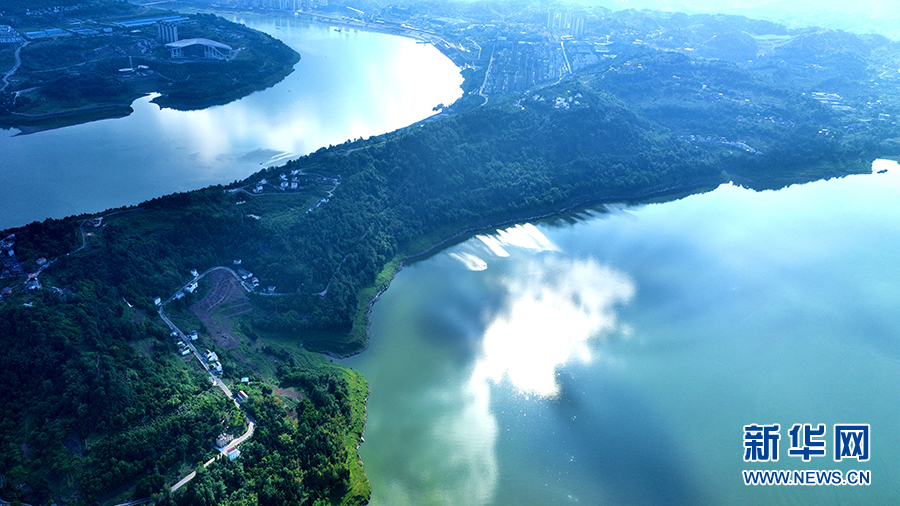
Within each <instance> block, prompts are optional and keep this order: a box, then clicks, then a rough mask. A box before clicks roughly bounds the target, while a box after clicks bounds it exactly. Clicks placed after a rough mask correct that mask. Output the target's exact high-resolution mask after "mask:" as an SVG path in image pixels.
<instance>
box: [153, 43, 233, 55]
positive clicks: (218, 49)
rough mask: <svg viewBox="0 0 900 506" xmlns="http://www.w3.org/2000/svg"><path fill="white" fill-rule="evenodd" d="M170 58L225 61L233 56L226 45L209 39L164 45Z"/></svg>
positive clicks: (231, 50)
mask: <svg viewBox="0 0 900 506" xmlns="http://www.w3.org/2000/svg"><path fill="white" fill-rule="evenodd" d="M166 48H168V50H169V55H170V56H171V57H172V58H204V59H209V60H227V59H229V58H231V57H232V55H233V54H234V49H232V48H231V46H229V45H228V44H222V43H221V42H216V41H214V40H209V39H185V40H179V41H175V42H169V43H168V44H166Z"/></svg>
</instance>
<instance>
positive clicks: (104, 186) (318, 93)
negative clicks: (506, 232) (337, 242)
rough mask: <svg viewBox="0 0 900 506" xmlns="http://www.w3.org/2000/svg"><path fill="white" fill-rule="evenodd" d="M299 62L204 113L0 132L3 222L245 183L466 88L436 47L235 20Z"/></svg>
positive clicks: (143, 109) (154, 112) (397, 124)
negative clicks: (284, 47) (269, 82)
mask: <svg viewBox="0 0 900 506" xmlns="http://www.w3.org/2000/svg"><path fill="white" fill-rule="evenodd" d="M230 16H231V19H232V20H234V21H238V22H242V23H245V24H247V25H248V26H250V27H252V28H256V29H258V30H261V31H264V32H266V33H269V34H271V35H273V36H275V37H277V38H279V39H281V40H282V41H284V42H285V43H286V44H288V45H289V46H291V47H292V48H294V49H295V50H296V51H297V52H299V53H300V54H301V57H302V59H301V60H300V62H299V63H297V65H296V66H295V70H294V72H293V73H292V74H291V75H290V76H288V77H287V78H286V79H285V80H284V81H282V82H280V83H278V84H276V85H275V86H274V87H272V88H269V89H267V90H264V91H261V92H257V93H254V94H252V95H249V96H247V97H245V98H243V99H241V100H239V101H236V102H232V103H231V104H228V105H225V106H220V107H212V108H209V109H205V110H202V111H191V112H179V111H174V110H171V109H165V110H160V109H159V108H158V107H157V106H156V105H154V104H151V103H150V97H145V98H142V99H139V100H137V101H136V102H135V103H134V104H133V107H134V113H133V114H131V115H130V116H128V117H126V118H119V119H110V120H104V121H97V122H93V123H87V124H83V125H77V126H73V127H68V128H63V129H58V130H52V131H46V132H40V133H36V134H32V135H20V136H16V135H15V133H16V131H2V130H0V154H2V155H0V228H5V227H11V226H18V225H23V224H25V223H27V222H30V221H34V220H43V219H44V218H48V217H54V218H62V217H64V216H68V215H72V214H79V213H84V212H98V211H102V210H104V209H107V208H111V207H118V206H123V205H130V204H137V203H139V202H142V201H144V200H147V199H150V198H153V197H157V196H160V195H164V194H168V193H172V192H176V191H188V190H193V189H197V188H201V187H204V186H207V185H211V184H221V183H230V182H231V181H234V180H238V179H243V178H245V177H247V176H248V175H250V174H251V173H253V172H255V171H257V170H259V169H260V168H262V167H263V166H266V165H270V164H281V163H283V162H284V161H285V159H287V158H292V157H297V156H299V155H302V154H306V153H309V152H311V151H315V150H316V149H318V148H320V147H323V146H328V145H329V144H340V143H342V142H345V141H347V140H348V139H356V138H358V137H368V136H371V135H376V134H381V133H385V132H389V131H392V130H395V129H397V128H401V127H404V126H407V125H409V124H411V123H414V122H416V121H418V120H421V119H424V118H426V117H428V116H430V115H431V114H433V112H432V108H433V107H434V106H436V105H437V104H438V103H444V104H450V103H452V102H453V101H455V100H456V99H457V98H458V97H459V96H460V95H461V94H462V91H461V89H460V87H459V85H460V84H461V83H462V77H461V76H460V74H459V69H457V68H456V66H455V65H453V63H452V62H450V60H449V59H447V58H445V57H444V56H443V55H441V54H440V52H439V51H437V50H436V49H435V48H434V47H433V46H429V45H423V44H417V43H416V42H415V41H414V40H412V39H405V38H401V37H395V36H390V35H385V34H379V33H369V32H360V31H355V30H348V29H346V28H345V29H344V30H342V31H341V32H336V31H334V30H333V29H332V28H330V27H328V26H325V25H322V24H315V23H309V22H306V21H301V20H298V19H294V18H277V17H265V16H235V15H230Z"/></svg>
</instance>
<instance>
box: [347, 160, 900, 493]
mask: <svg viewBox="0 0 900 506" xmlns="http://www.w3.org/2000/svg"><path fill="white" fill-rule="evenodd" d="M882 164H885V165H882ZM877 167H878V168H879V169H880V168H882V167H890V168H891V171H890V172H888V173H886V174H871V175H861V176H851V177H847V178H843V179H838V180H831V181H822V182H816V183H811V184H806V185H801V186H793V187H790V188H786V189H783V190H779V191H766V192H759V193H758V192H753V191H750V190H745V189H741V188H737V187H733V186H722V187H720V188H718V189H716V190H715V191H712V192H709V193H706V194H701V195H693V196H690V197H687V198H684V199H681V200H678V201H675V202H668V203H662V204H652V205H645V206H637V207H619V206H609V207H607V208H605V209H599V210H589V211H584V212H581V213H578V214H574V215H570V216H567V217H564V218H559V219H556V220H552V221H548V222H540V223H535V224H534V225H533V226H532V225H528V226H519V227H514V228H510V229H507V230H504V231H500V232H497V231H489V233H485V234H484V235H483V236H481V237H480V238H479V237H475V238H472V239H469V240H468V241H466V242H464V243H461V244H458V245H455V246H453V247H450V248H448V249H446V250H445V251H442V252H441V253H439V254H437V255H434V256H432V257H431V258H428V259H427V260H423V261H420V262H417V263H415V264H412V265H408V266H406V267H405V268H404V269H403V270H402V271H401V272H400V273H399V275H398V276H397V277H396V279H395V280H394V283H393V284H392V285H391V288H390V289H389V290H388V291H387V292H386V293H385V294H384V295H383V296H382V298H381V300H380V301H378V302H377V303H376V304H375V306H374V310H373V313H372V335H371V344H370V347H369V349H368V350H366V351H365V352H363V353H361V354H360V355H358V356H356V357H354V358H352V359H350V360H348V361H347V362H348V364H350V365H351V366H353V367H355V368H358V369H359V370H361V371H362V372H363V373H365V375H366V377H367V378H368V380H369V383H370V389H371V393H370V397H369V404H368V414H369V423H368V425H367V428H366V433H365V439H366V442H365V443H364V444H363V445H362V447H361V456H362V459H363V462H364V463H365V465H366V470H367V473H368V475H369V478H370V480H371V482H372V488H373V499H372V504H374V505H391V506H394V505H404V504H409V505H428V504H446V505H458V504H467V505H488V504H497V505H501V504H502V505H530V504H533V505H543V504H591V505H594V504H597V505H604V504H610V505H635V504H637V505H643V504H646V505H670V504H674V505H696V504H708V505H721V504H724V505H758V504H790V505H794V504H798V505H822V504H835V505H837V504H875V505H880V504H896V502H897V500H898V498H900V470H898V469H897V464H898V463H900V449H898V448H900V426H898V422H900V407H898V403H897V402H896V395H897V392H898V387H900V316H898V308H900V290H898V289H900V221H898V219H897V217H898V216H900V203H898V202H900V200H898V198H897V195H898V190H900V168H898V167H896V165H894V164H892V162H878V165H877ZM775 423H777V424H780V426H781V431H780V434H781V442H780V446H779V450H780V452H779V453H780V459H779V461H778V462H755V463H754V462H744V460H743V456H744V439H743V436H744V432H743V426H745V425H750V424H775ZM795 423H800V424H803V423H810V424H813V426H815V425H817V424H825V425H826V427H827V433H826V434H827V435H826V437H825V438H824V440H825V441H826V449H827V453H826V455H825V456H824V457H813V458H812V460H811V461H810V462H808V463H805V462H803V461H802V459H800V458H799V457H790V456H788V449H789V448H790V438H789V436H788V430H789V429H790V427H791V426H792V425H793V424H795ZM844 423H850V424H870V426H871V449H870V454H871V459H870V460H869V461H867V462H857V461H856V460H850V461H847V460H846V459H845V460H842V461H841V462H835V461H834V459H833V456H834V453H833V442H832V439H831V436H832V429H833V425H834V424H844ZM773 469H786V470H810V469H812V470H841V471H842V472H843V473H846V471H848V470H867V471H870V473H871V480H872V481H871V485H869V486H765V487H764V486H745V485H744V484H743V479H742V473H741V471H742V470H773Z"/></svg>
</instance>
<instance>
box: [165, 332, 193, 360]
mask: <svg viewBox="0 0 900 506" xmlns="http://www.w3.org/2000/svg"><path fill="white" fill-rule="evenodd" d="M171 335H172V337H174V338H175V341H176V343H178V352H179V353H181V356H182V357H183V356H186V355H190V353H191V347H190V346H188V345H187V343H185V342H184V341H182V340H181V339H179V338H178V333H177V332H172V334H171ZM187 337H188V339H190V340H191V341H196V340H197V339H199V338H200V334H199V333H198V332H197V331H196V330H192V331H191V333H190V334H188V335H187Z"/></svg>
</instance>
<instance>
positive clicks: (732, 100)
mask: <svg viewBox="0 0 900 506" xmlns="http://www.w3.org/2000/svg"><path fill="white" fill-rule="evenodd" d="M631 15H633V16H638V17H640V16H643V15H642V14H639V13H631V14H629V16H631ZM645 21H646V20H645ZM714 21H715V22H722V23H724V22H726V21H728V20H722V19H716V20H714ZM610 22H614V23H620V22H622V19H621V16H620V17H619V18H617V19H613V20H611V21H610ZM681 22H682V21H679V20H678V19H677V17H676V16H674V15H673V16H672V19H669V20H663V21H661V22H660V23H670V24H677V23H681ZM753 29H755V28H754V27H753V26H748V27H747V30H748V32H749V33H752V30H753ZM809 38H810V40H809V41H808V42H809V44H808V45H807V46H804V47H807V48H810V47H812V48H814V51H813V52H814V53H815V54H816V55H818V54H819V52H820V49H815V48H817V47H818V46H817V45H816V44H820V43H821V41H820V40H819V39H817V38H816V37H815V36H814V35H810V36H809ZM875 42H878V41H875ZM722 43H723V44H725V45H726V46H728V47H730V48H731V49H730V50H731V51H732V52H734V53H735V54H737V53H740V52H741V51H743V50H745V49H747V47H749V43H748V41H747V40H746V38H743V37H738V38H736V39H734V40H730V41H723V42H722ZM881 43H882V44H884V42H883V41H882V42H881ZM847 47H848V50H852V51H853V52H854V53H853V54H854V55H856V56H858V57H864V56H865V54H866V53H865V52H864V51H862V50H860V49H859V48H858V47H856V46H852V45H851V46H847ZM817 57H818V56H817ZM607 63H608V64H607V65H605V66H598V67H597V68H595V69H594V70H593V71H592V72H591V73H588V74H583V75H579V76H577V78H576V79H573V80H570V81H564V82H561V83H559V84H557V85H555V86H551V87H547V88H544V89H541V90H537V91H535V92H532V93H529V94H527V95H524V96H521V97H516V99H515V100H514V101H511V102H500V101H492V102H491V104H490V105H489V106H488V107H482V108H478V109H476V110H473V111H471V112H468V113H466V114H461V115H458V116H455V117H450V118H446V119H443V120H441V121H436V122H433V123H429V124H426V125H423V126H417V127H415V128H410V129H407V130H404V131H399V132H396V133H393V134H388V135H385V136H381V137H378V138H372V139H368V140H359V141H356V142H353V143H348V144H345V145H342V146H337V147H334V148H331V149H322V150H319V151H317V152H315V153H313V154H310V155H308V156H305V157H301V158H300V159H298V160H294V161H291V162H289V163H287V164H286V165H285V166H284V167H277V168H271V169H267V170H266V171H263V172H260V173H258V174H255V175H253V176H251V177H250V178H248V180H246V181H242V182H237V183H234V184H233V185H230V186H229V187H227V188H226V187H211V188H206V189H203V190H198V191H194V192H189V193H182V194H177V195H171V196H167V197H161V198H158V199H154V200H152V201H150V202H147V203H144V204H142V205H141V206H140V207H138V208H132V209H123V210H120V212H117V213H111V214H108V215H107V216H106V218H105V219H104V221H103V226H102V227H99V228H96V229H92V231H93V232H94V236H93V237H91V238H89V239H88V240H87V247H86V248H85V249H83V250H80V251H79V252H77V253H75V254H73V255H69V256H65V253H67V252H70V251H73V250H75V249H76V248H78V246H80V244H81V234H80V232H79V230H78V227H79V225H80V222H81V221H80V220H79V219H75V218H72V219H68V220H48V221H45V222H43V223H35V224H31V225H28V226H26V227H21V228H18V229H16V230H14V231H12V232H15V240H16V250H17V254H18V255H19V257H20V258H21V259H22V260H23V261H24V262H25V263H26V264H27V265H28V266H29V267H30V266H31V265H33V262H35V261H36V260H37V258H39V257H45V258H48V259H52V258H58V260H57V261H56V263H54V264H53V265H52V267H51V268H49V269H47V270H46V271H45V273H44V274H42V276H41V281H42V283H43V284H44V286H45V289H44V290H43V291H37V292H26V291H25V290H24V288H22V287H21V286H20V281H21V280H16V281H15V283H16V293H15V294H14V295H13V296H12V297H11V298H10V299H7V300H6V301H4V302H2V303H0V344H2V346H3V348H4V353H2V354H0V381H2V384H3V385H8V386H9V385H11V386H12V387H8V388H5V389H2V390H0V410H2V412H3V413H4V417H3V418H2V419H0V472H2V473H3V475H4V486H5V487H6V488H5V489H4V490H3V491H2V492H0V495H2V496H3V497H5V498H7V497H12V495H11V494H12V492H13V489H12V485H11V484H16V483H22V482H27V484H28V485H29V486H30V487H32V488H33V489H34V490H35V492H34V493H33V495H32V499H33V500H34V502H40V501H42V500H44V499H47V493H48V492H47V491H48V490H49V489H50V486H49V484H48V483H47V481H46V480H48V479H49V478H46V477H47V476H50V475H51V474H52V475H53V476H56V477H58V478H57V479H58V480H67V481H68V482H71V483H75V484H76V487H77V489H78V490H79V493H81V494H83V497H84V498H85V502H86V503H90V502H92V501H93V500H94V499H96V497H97V496H98V495H99V494H100V493H102V492H104V491H107V490H109V488H111V487H115V486H118V485H121V484H130V483H135V484H137V487H138V489H137V490H140V491H141V492H145V491H146V493H157V494H158V503H159V504H179V505H186V504H209V505H212V504H233V505H243V504H288V503H297V504H316V503H319V504H325V503H329V502H332V503H333V502H338V501H339V500H340V499H341V497H345V498H349V499H347V501H348V502H361V501H364V500H365V499H366V497H367V488H366V486H365V485H363V484H361V482H362V481H364V477H363V476H364V475H363V473H362V469H361V467H360V466H359V465H358V459H357V457H356V454H355V443H356V442H358V437H359V435H360V434H361V431H362V423H363V422H362V420H364V414H363V413H362V412H361V409H362V408H361V406H362V403H363V400H362V399H364V398H365V393H364V389H365V387H364V381H362V380H361V378H358V377H356V376H354V375H352V374H351V373H349V372H347V371H346V370H343V369H340V368H337V367H329V368H323V367H319V366H311V365H310V364H306V363H304V364H299V363H297V362H296V361H294V360H293V359H292V357H291V355H290V353H280V352H279V353H278V356H279V358H280V359H281V360H283V361H284V362H285V365H284V366H282V367H281V368H280V369H279V370H278V373H277V377H275V378H269V380H270V381H271V382H275V383H278V384H279V385H280V386H285V387H293V388H295V389H296V390H297V391H298V392H300V396H301V398H300V400H299V401H298V402H297V403H296V405H294V404H293V403H292V404H291V405H287V402H286V401H283V400H282V398H281V397H279V396H277V395H274V394H273V391H272V389H271V388H269V387H259V388H257V389H249V390H250V393H251V397H250V399H249V400H248V401H247V402H246V407H247V409H248V410H249V411H250V413H252V416H253V417H254V418H255V419H256V421H257V422H258V426H257V433H256V434H255V435H254V437H253V439H252V440H251V441H250V442H248V443H246V444H245V445H244V446H242V456H241V458H240V459H238V460H237V461H234V462H228V461H220V462H217V463H215V464H214V465H212V466H210V468H209V469H207V470H202V471H200V472H199V473H198V477H197V478H196V480H195V482H194V483H192V484H191V485H190V486H188V487H185V488H184V489H183V490H182V491H179V492H178V493H177V494H175V495H174V496H173V495H171V494H167V493H165V491H164V490H163V492H159V490H160V485H159V477H160V476H163V477H164V478H165V479H171V478H173V476H172V474H173V468H175V467H177V466H178V465H180V464H183V463H186V462H187V463H191V464H193V463H196V462H197V461H199V460H201V459H202V458H204V457H206V456H208V455H209V454H210V453H211V451H210V444H209V443H210V441H211V438H212V437H213V436H214V435H215V432H216V430H217V429H218V428H219V427H221V425H219V424H220V423H221V422H222V421H223V420H226V419H229V418H230V419H231V420H234V419H235V418H238V417H239V416H240V415H238V414H237V413H236V412H235V411H234V407H233V405H230V404H229V401H228V400H227V399H224V398H223V397H222V396H221V394H219V393H218V392H209V391H208V390H209V381H208V379H206V378H205V377H203V376H202V375H200V374H198V373H196V372H192V371H195V369H193V368H186V367H185V366H184V365H183V363H182V362H180V361H177V360H175V359H174V357H175V354H174V346H173V345H172V343H171V342H170V338H169V337H168V335H167V332H166V331H165V330H164V329H163V327H162V326H161V325H160V324H159V323H158V320H157V318H156V317H155V311H156V308H155V306H154V305H153V302H152V300H153V297H155V296H161V297H163V298H165V297H167V296H169V295H171V294H172V293H174V292H175V291H176V290H178V289H179V288H180V287H181V286H182V285H183V284H184V283H185V282H186V281H188V280H189V279H190V276H189V275H188V272H189V270H190V269H197V270H200V271H202V270H205V269H207V268H209V267H213V266H219V265H232V261H233V260H234V259H242V267H244V268H246V269H248V270H251V271H253V273H254V275H256V276H257V277H259V278H260V280H261V285H262V286H263V287H265V286H269V285H271V286H275V287H276V292H277V295H273V296H267V295H263V294H256V295H253V296H252V297H251V300H252V304H253V306H254V307H255V308H257V311H256V312H255V313H254V314H253V315H252V316H248V317H247V318H246V319H245V320H243V321H241V322H240V324H239V328H240V329H241V331H242V333H243V334H244V335H245V336H247V337H249V338H250V339H251V340H256V339H259V338H260V336H272V335H278V336H281V337H285V336H286V337H289V338H291V339H295V340H297V341H301V342H303V345H304V347H306V348H307V349H311V350H322V351H329V352H334V353H338V354H343V353H349V352H353V351H356V350H358V349H360V348H361V347H362V346H363V345H364V344H365V343H364V341H365V338H366V336H365V325H366V322H365V318H364V317H360V314H362V313H361V311H364V310H365V309H366V303H367V302H368V299H369V298H370V297H372V296H373V295H374V293H373V291H374V288H373V286H375V285H376V284H378V287H379V288H384V286H386V283H387V280H388V279H389V276H390V275H391V274H392V272H393V269H396V268H397V266H398V265H399V263H400V260H402V259H403V258H405V257H407V256H409V255H415V254H419V253H421V252H423V251H426V250H428V248H431V247H433V246H434V245H436V244H439V243H441V241H444V240H447V239H450V238H453V237H456V236H458V235H459V234H462V233H465V232H466V231H476V230H480V229H485V228H491V227H493V226H497V225H499V224H502V223H508V222H511V221H515V220H522V219H527V218H529V217H533V216H538V215H544V214H548V213H554V212H558V211H560V210H562V209H567V208H571V207H574V206H578V205H582V204H587V203H592V202H597V201H602V200H617V201H622V200H626V201H630V200H639V199H642V198H646V197H650V196H656V195H661V194H665V193H667V192H676V191H686V190H690V189H693V188H698V187H703V186H707V185H714V184H718V183H721V182H724V181H727V180H729V179H734V180H738V181H740V182H741V183H742V184H748V185H769V184H775V185H780V184H787V183H788V182H791V181H796V180H802V179H812V178H818V177H827V176H831V175H836V174H843V173H846V172H848V171H851V170H857V169H858V168H860V167H859V165H856V164H858V163H859V162H860V161H864V162H868V161H869V160H870V159H871V158H872V157H874V156H877V155H885V154H896V153H897V151H898V146H900V142H898V141H897V139H898V138H900V132H898V130H897V127H896V126H895V125H893V123H891V122H889V121H877V122H876V121H871V122H861V121H857V120H858V117H850V116H848V115H847V114H845V113H841V112H837V111H840V110H841V109H836V108H834V107H829V106H827V105H824V104H823V103H820V101H816V100H814V99H812V98H811V97H810V96H807V95H803V93H805V92H804V91H802V90H803V89H804V88H803V87H804V86H808V85H809V82H806V81H804V83H805V84H802V85H801V84H797V83H796V82H794V81H791V82H794V86H793V87H792V86H786V85H785V82H786V81H790V78H791V76H792V75H793V74H792V73H791V72H788V71H785V72H784V73H779V72H778V71H777V70H778V69H776V70H774V71H773V70H772V66H771V65H770V64H772V62H769V63H760V64H759V65H758V66H753V65H739V64H737V63H730V62H726V61H707V60H699V59H692V58H689V57H687V56H684V55H680V54H673V53H667V52H663V51H657V50H648V49H645V48H644V49H635V50H629V51H627V52H623V53H622V54H621V55H620V56H619V57H617V58H615V59H611V60H610V61H608V62H607ZM824 63H826V64H828V65H832V66H834V65H838V64H840V62H834V61H831V60H829V61H825V62H824ZM857 63H858V62H855V60H853V61H848V63H847V65H849V66H850V67H848V68H851V67H852V68H857V67H858V65H857ZM772 65H775V64H772ZM852 68H851V70H852ZM857 70H858V68H857ZM835 72H837V73H838V74H840V73H842V72H843V73H845V74H846V72H844V71H843V70H840V69H838V70H836V71H835ZM841 82H844V83H845V84H846V82H849V81H847V80H846V79H845V80H844V81H841ZM860 125H861V126H860ZM748 146H749V147H752V148H753V149H752V150H749V149H747V147H748ZM292 170H298V171H304V173H303V174H302V177H303V178H305V180H306V183H307V184H306V186H307V188H308V190H306V191H304V192H298V193H290V192H284V193H281V192H278V193H273V192H272V191H267V192H266V193H265V194H263V195H255V196H254V195H249V194H247V193H245V192H242V191H239V187H242V186H249V185H251V184H255V183H256V182H257V181H259V180H260V179H262V178H264V177H265V178H268V179H270V180H273V181H277V180H278V179H279V176H280V175H281V174H284V173H287V172H289V171H292ZM332 189H333V192H330V190H332ZM230 190H234V191H230ZM326 197H327V202H322V201H321V200H320V199H323V198H326ZM316 202H318V204H315V203H316ZM310 209H311V210H310ZM251 215H252V217H251ZM49 287H55V288H56V289H55V290H54V289H51V288H49ZM123 298H124V299H125V300H127V301H129V302H130V303H131V304H134V305H135V307H134V308H130V307H127V305H126V304H125V302H124V301H123ZM24 302H28V303H29V304H30V305H31V307H25V306H23V305H22V304H23V303H24ZM138 343H142V344H140V345H138ZM139 349H140V350H143V351H142V352H139V351H138V350H139ZM148 350H149V351H148ZM286 408H290V415H289V414H288V411H287V410H286ZM39 471H40V472H39ZM162 488H165V487H162ZM16 490H19V489H16ZM137 490H136V493H137ZM138 495H139V494H138Z"/></svg>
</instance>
